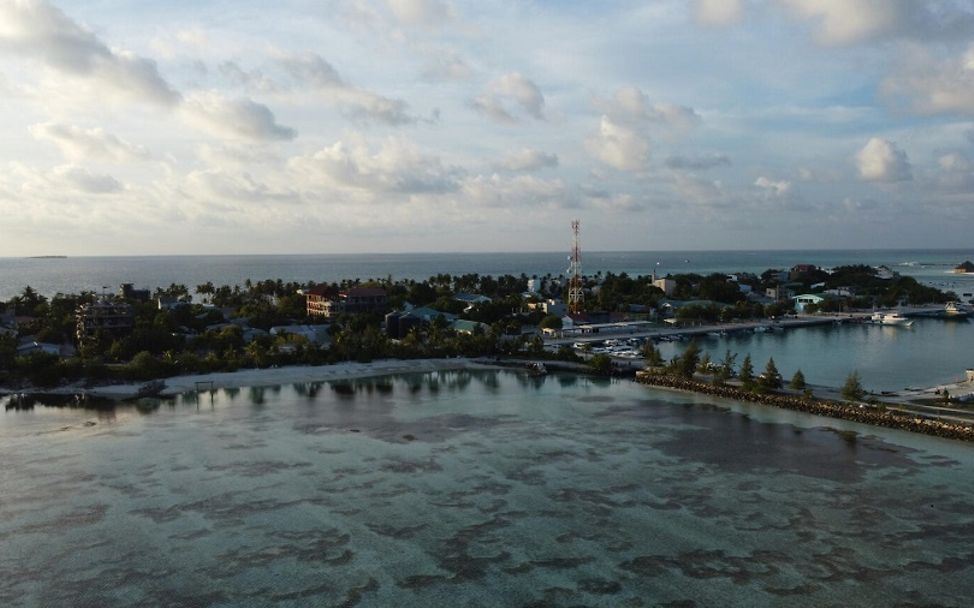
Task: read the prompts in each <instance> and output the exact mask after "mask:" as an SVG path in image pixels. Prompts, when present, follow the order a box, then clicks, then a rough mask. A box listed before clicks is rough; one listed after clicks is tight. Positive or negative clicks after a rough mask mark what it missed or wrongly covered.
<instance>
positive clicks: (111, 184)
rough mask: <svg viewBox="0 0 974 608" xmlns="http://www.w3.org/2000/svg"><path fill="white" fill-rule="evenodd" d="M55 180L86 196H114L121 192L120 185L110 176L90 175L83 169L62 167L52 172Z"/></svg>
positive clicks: (68, 166) (73, 166) (90, 173)
mask: <svg viewBox="0 0 974 608" xmlns="http://www.w3.org/2000/svg"><path fill="white" fill-rule="evenodd" d="M52 175H53V176H54V178H55V179H57V180H60V181H62V182H63V183H65V184H68V185H70V186H72V187H74V188H75V189H76V190H78V191H80V192H84V193H87V194H115V193H117V192H121V191H122V190H123V189H124V187H123V186H122V183H121V182H119V181H118V180H117V179H115V178H114V177H112V176H111V175H107V174H103V173H92V172H90V171H88V170H87V169H85V168H84V167H78V166H75V165H63V166H60V167H55V168H54V170H53V171H52Z"/></svg>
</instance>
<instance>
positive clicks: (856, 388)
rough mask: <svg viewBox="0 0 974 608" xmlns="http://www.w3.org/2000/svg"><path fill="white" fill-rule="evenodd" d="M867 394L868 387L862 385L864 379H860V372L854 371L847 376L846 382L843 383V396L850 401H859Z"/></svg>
mask: <svg viewBox="0 0 974 608" xmlns="http://www.w3.org/2000/svg"><path fill="white" fill-rule="evenodd" d="M865 395H866V389H864V388H863V387H862V381H861V380H860V379H859V372H857V371H854V372H852V373H851V374H849V375H848V376H847V377H846V379H845V384H843V385H842V396H843V397H845V398H846V399H848V400H849V401H858V400H860V399H862V398H863V397H864V396H865Z"/></svg>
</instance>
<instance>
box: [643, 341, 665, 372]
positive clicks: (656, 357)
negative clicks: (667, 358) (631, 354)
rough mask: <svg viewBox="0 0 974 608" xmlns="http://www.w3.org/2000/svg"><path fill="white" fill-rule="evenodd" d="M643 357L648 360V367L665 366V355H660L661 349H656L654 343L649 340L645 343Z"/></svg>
mask: <svg viewBox="0 0 974 608" xmlns="http://www.w3.org/2000/svg"><path fill="white" fill-rule="evenodd" d="M643 357H644V358H645V359H646V365H647V366H649V367H662V366H663V363H664V362H663V355H661V354H660V352H659V349H658V348H656V345H655V344H653V341H652V340H650V339H648V338H647V339H646V342H644V343H643Z"/></svg>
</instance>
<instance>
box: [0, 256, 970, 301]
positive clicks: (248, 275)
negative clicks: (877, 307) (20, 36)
mask: <svg viewBox="0 0 974 608" xmlns="http://www.w3.org/2000/svg"><path fill="white" fill-rule="evenodd" d="M567 259H568V256H567V253H565V252H547V253H403V254H354V255H353V254H349V255H334V254H332V255H214V256H195V255H194V256H151V257H135V256H133V257H72V258H0V299H2V300H6V299H9V298H11V297H13V296H14V295H17V294H18V293H20V292H21V291H22V290H23V288H24V287H25V286H27V285H30V286H31V287H33V288H34V289H35V290H37V291H38V292H40V293H42V294H45V295H48V296H52V295H54V294H56V293H58V292H61V293H77V292H80V291H83V290H89V291H96V292H99V291H102V289H103V288H107V289H109V290H110V291H113V292H114V291H116V290H117V289H118V286H119V284H121V283H135V285H136V286H137V287H148V288H150V289H155V288H156V287H160V286H163V287H164V286H168V285H169V284H171V283H177V284H183V285H186V286H188V287H189V288H190V290H191V291H192V290H193V289H194V288H195V287H196V286H197V285H201V284H203V283H206V282H207V281H212V282H213V283H214V284H215V285H243V283H244V281H246V280H247V279H251V280H253V281H258V280H264V279H282V280H284V281H300V282H308V281H315V282H332V281H339V280H341V279H350V278H361V279H367V278H385V277H389V276H391V277H392V278H394V279H427V278H429V277H430V276H433V275H435V274H438V273H447V274H452V275H458V274H466V273H478V274H481V275H484V274H490V275H499V274H512V275H515V276H518V275H520V274H522V273H523V274H526V275H527V276H529V277H530V276H534V275H539V276H540V275H544V274H548V273H550V274H552V275H557V274H564V272H565V270H566V268H567V267H568V262H567ZM969 259H970V260H974V249H951V250H829V251H630V252H626V251H619V252H583V254H582V269H583V271H584V272H585V273H586V274H594V273H596V272H598V271H602V272H614V273H621V272H626V273H629V274H631V275H648V274H651V273H652V272H653V270H654V269H656V271H657V273H658V274H660V275H661V276H662V275H665V274H667V273H683V272H698V273H710V272H754V273H761V272H763V271H765V270H767V269H768V268H790V267H791V266H794V265H795V264H815V265H817V266H822V267H826V268H828V267H833V266H839V265H842V264H870V265H873V266H878V265H886V266H889V267H890V268H892V269H894V270H896V271H898V272H900V273H902V274H905V275H910V276H914V277H916V278H917V279H918V280H921V281H924V282H925V283H928V284H931V285H934V286H937V287H942V288H946V289H954V290H956V291H958V293H960V292H961V291H963V292H974V275H967V276H961V275H954V274H951V273H950V270H951V269H952V268H953V267H954V266H956V265H958V264H960V263H961V262H963V261H964V260H969Z"/></svg>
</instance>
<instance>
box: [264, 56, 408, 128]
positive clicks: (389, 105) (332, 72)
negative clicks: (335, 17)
mask: <svg viewBox="0 0 974 608" xmlns="http://www.w3.org/2000/svg"><path fill="white" fill-rule="evenodd" d="M278 61H279V63H280V64H281V66H282V67H283V68H284V70H285V71H287V72H288V73H289V74H290V75H291V77H292V78H294V79H295V80H296V81H298V82H299V83H301V84H302V85H305V86H308V87H311V88H313V89H317V90H318V91H320V92H322V93H323V94H325V95H326V96H327V98H328V99H330V100H332V101H334V102H336V103H337V104H339V105H340V106H342V107H343V108H344V110H345V112H346V114H347V115H348V116H349V117H351V118H354V119H364V120H366V121H375V122H381V123H384V124H387V125H392V126H400V125H407V124H413V123H416V122H418V121H419V119H418V118H417V117H415V116H413V115H412V114H410V113H409V104H407V103H406V102H405V101H403V100H402V99H392V98H389V97H384V96H382V95H378V94H376V93H373V92H371V91H367V90H365V89H362V88H359V87H356V86H353V85H351V84H349V83H348V82H346V81H345V80H344V79H343V78H342V77H341V75H340V74H339V73H338V70H336V69H335V67H334V66H332V65H331V64H330V63H329V62H327V61H326V60H325V59H324V58H322V57H321V56H320V55H317V54H315V53H303V54H281V55H280V56H279V58H278Z"/></svg>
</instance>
